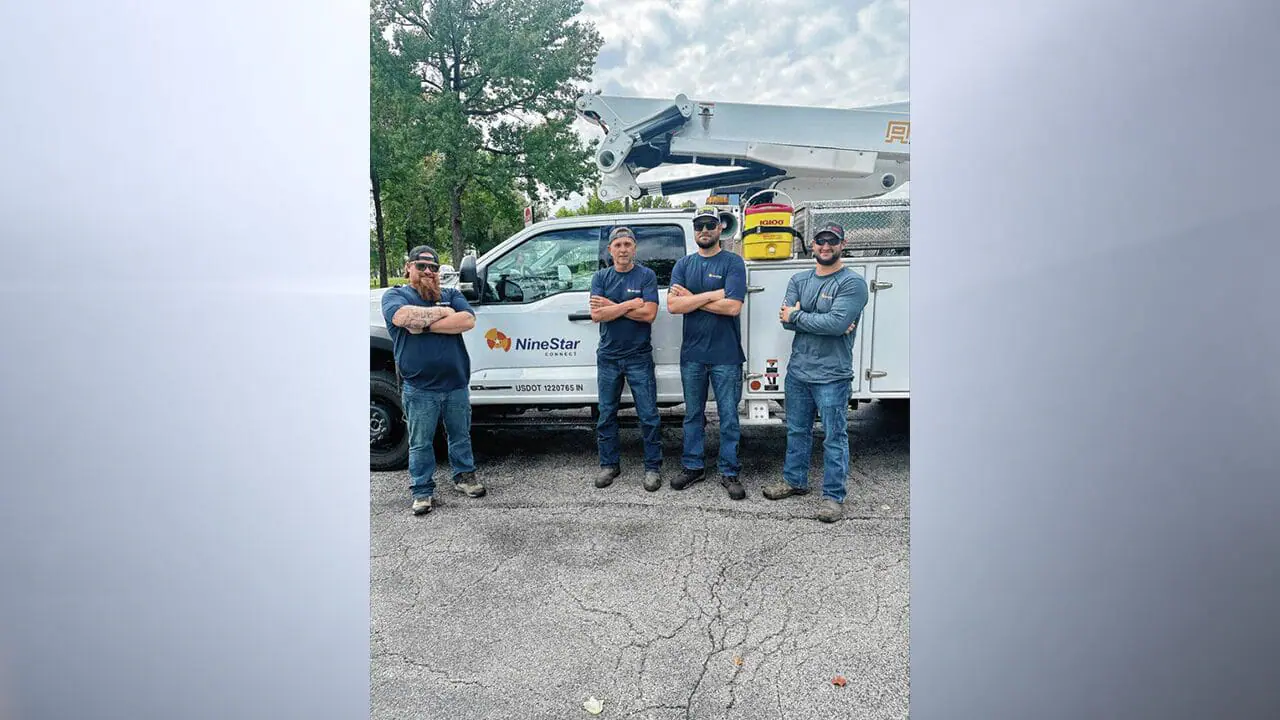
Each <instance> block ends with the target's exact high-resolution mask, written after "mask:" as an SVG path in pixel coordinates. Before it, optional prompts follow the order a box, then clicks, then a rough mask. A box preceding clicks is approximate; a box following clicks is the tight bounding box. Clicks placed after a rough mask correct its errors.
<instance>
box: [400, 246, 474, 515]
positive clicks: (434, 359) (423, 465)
mask: <svg viewBox="0 0 1280 720" xmlns="http://www.w3.org/2000/svg"><path fill="white" fill-rule="evenodd" d="M439 272H440V257H439V255H438V254H437V253H436V251H435V249H434V248H431V247H429V246H427V245H419V246H418V247H415V248H414V249H413V250H412V251H410V253H409V260H408V262H406V263H405V275H406V277H408V278H409V283H408V284H407V285H402V286H400V287H395V288H391V289H390V290H388V291H387V292H386V293H385V294H384V295H383V296H382V317H383V318H384V319H385V320H386V323H387V331H388V332H389V333H390V334H391V340H392V342H393V343H394V345H395V358H396V367H397V369H398V370H399V371H400V377H401V378H402V381H403V383H402V384H403V388H402V395H401V399H402V401H403V403H404V413H405V417H406V418H407V419H408V422H409V479H410V484H409V490H410V492H411V493H412V495H413V514H414V515H422V514H424V513H428V512H431V509H432V500H433V496H434V495H435V488H436V484H435V479H434V478H433V475H434V474H435V470H436V458H435V450H434V448H433V444H432V441H433V439H434V438H435V434H436V427H437V426H438V425H439V424H440V423H441V422H442V421H443V423H444V431H445V435H446V437H448V439H449V464H450V465H452V466H453V486H454V487H455V488H457V490H458V491H459V492H461V493H463V494H464V495H467V496H469V497H473V498H476V497H481V496H483V495H484V494H485V488H484V485H482V484H481V483H480V482H479V481H478V480H476V479H475V470H476V467H475V459H474V457H473V455H472V452H471V396H470V393H469V391H468V388H467V384H468V382H469V381H470V380H471V357H470V356H469V355H468V354H467V347H466V345H465V344H463V341H462V333H464V332H466V331H468V330H470V329H472V328H474V327H475V326H476V316H475V311H474V310H472V309H471V305H470V304H469V303H467V299H466V298H465V297H463V296H462V293H461V292H459V291H458V290H457V289H455V288H444V289H441V287H440V275H439Z"/></svg>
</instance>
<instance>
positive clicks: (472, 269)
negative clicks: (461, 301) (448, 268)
mask: <svg viewBox="0 0 1280 720" xmlns="http://www.w3.org/2000/svg"><path fill="white" fill-rule="evenodd" d="M480 286H481V281H480V273H479V272H478V271H477V270H476V256H475V255H467V256H466V257H464V258H462V264H461V265H459V266H458V289H459V290H461V291H462V296H463V297H465V298H466V299H467V300H468V301H470V302H479V301H480Z"/></svg>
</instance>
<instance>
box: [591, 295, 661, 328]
mask: <svg viewBox="0 0 1280 720" xmlns="http://www.w3.org/2000/svg"><path fill="white" fill-rule="evenodd" d="M657 316H658V303H655V302H649V301H647V300H645V299H644V298H642V297H633V298H631V299H630V300H627V301H625V302H620V303H616V302H614V301H612V300H610V299H609V298H607V297H604V296H603V295H592V296H591V321H592V322H598V323H599V322H612V321H613V320H617V319H618V318H620V317H627V318H631V319H632V320H636V321H638V322H653V320H654V318H656V317H657Z"/></svg>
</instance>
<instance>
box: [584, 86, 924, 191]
mask: <svg viewBox="0 0 1280 720" xmlns="http://www.w3.org/2000/svg"><path fill="white" fill-rule="evenodd" d="M576 110H577V112H578V114H579V116H580V117H582V118H583V119H585V120H587V121H588V122H591V123H593V124H595V125H598V126H600V127H601V128H602V129H603V130H604V131H605V137H604V139H603V140H601V142H600V144H599V146H598V147H597V149H596V165H597V167H599V169H600V172H601V174H602V176H603V182H602V185H601V188H600V197H601V199H603V200H614V199H618V198H622V197H631V198H639V197H641V196H642V195H645V194H649V193H654V192H658V193H661V194H663V195H671V194H676V193H684V192H694V191H697V190H704V189H710V188H713V187H721V186H725V185H737V184H742V183H751V182H758V181H761V180H768V179H773V181H774V182H779V181H782V180H788V179H802V180H809V181H812V180H819V181H821V180H835V181H847V182H848V183H851V184H852V185H853V186H855V187H862V186H864V185H865V188H866V192H865V193H864V194H870V195H875V194H880V193H883V192H885V191H887V190H888V189H891V188H892V187H894V186H895V185H896V184H897V182H898V180H904V181H905V180H906V179H907V178H908V177H909V175H908V173H909V167H910V159H911V146H910V133H911V112H910V105H909V103H896V104H891V105H882V106H875V107H867V108H853V109H840V108H815V107H793V106H785V105H754V104H746V103H717V102H709V101H694V100H690V99H689V98H688V97H686V96H685V95H683V94H681V95H677V96H676V97H675V99H674V101H673V100H662V99H656V98H627V97H616V96H607V95H596V94H589V95H583V96H582V97H580V98H578V101H577V103H576ZM679 164H697V165H710V166H727V167H735V168H738V169H735V170H730V171H727V172H718V173H712V174H708V175H703V176H700V177H695V178H687V179H682V180H675V181H668V182H666V183H646V184H643V185H642V184H641V183H640V182H639V181H638V180H637V177H638V176H639V175H640V174H641V173H643V172H645V171H647V170H651V169H653V168H656V167H660V166H663V165H679ZM888 173H896V175H894V176H893V182H892V183H887V182H883V181H882V178H883V176H884V175H886V174H888Z"/></svg>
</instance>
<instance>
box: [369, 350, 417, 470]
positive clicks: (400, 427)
mask: <svg viewBox="0 0 1280 720" xmlns="http://www.w3.org/2000/svg"><path fill="white" fill-rule="evenodd" d="M408 466H409V426H408V425H406V424H405V419H404V409H403V408H402V407H401V406H400V388H399V386H398V385H397V384H396V378H395V376H394V375H392V374H391V373H389V372H382V371H374V372H371V373H369V468H370V469H371V470H402V469H404V468H406V467H408Z"/></svg>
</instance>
